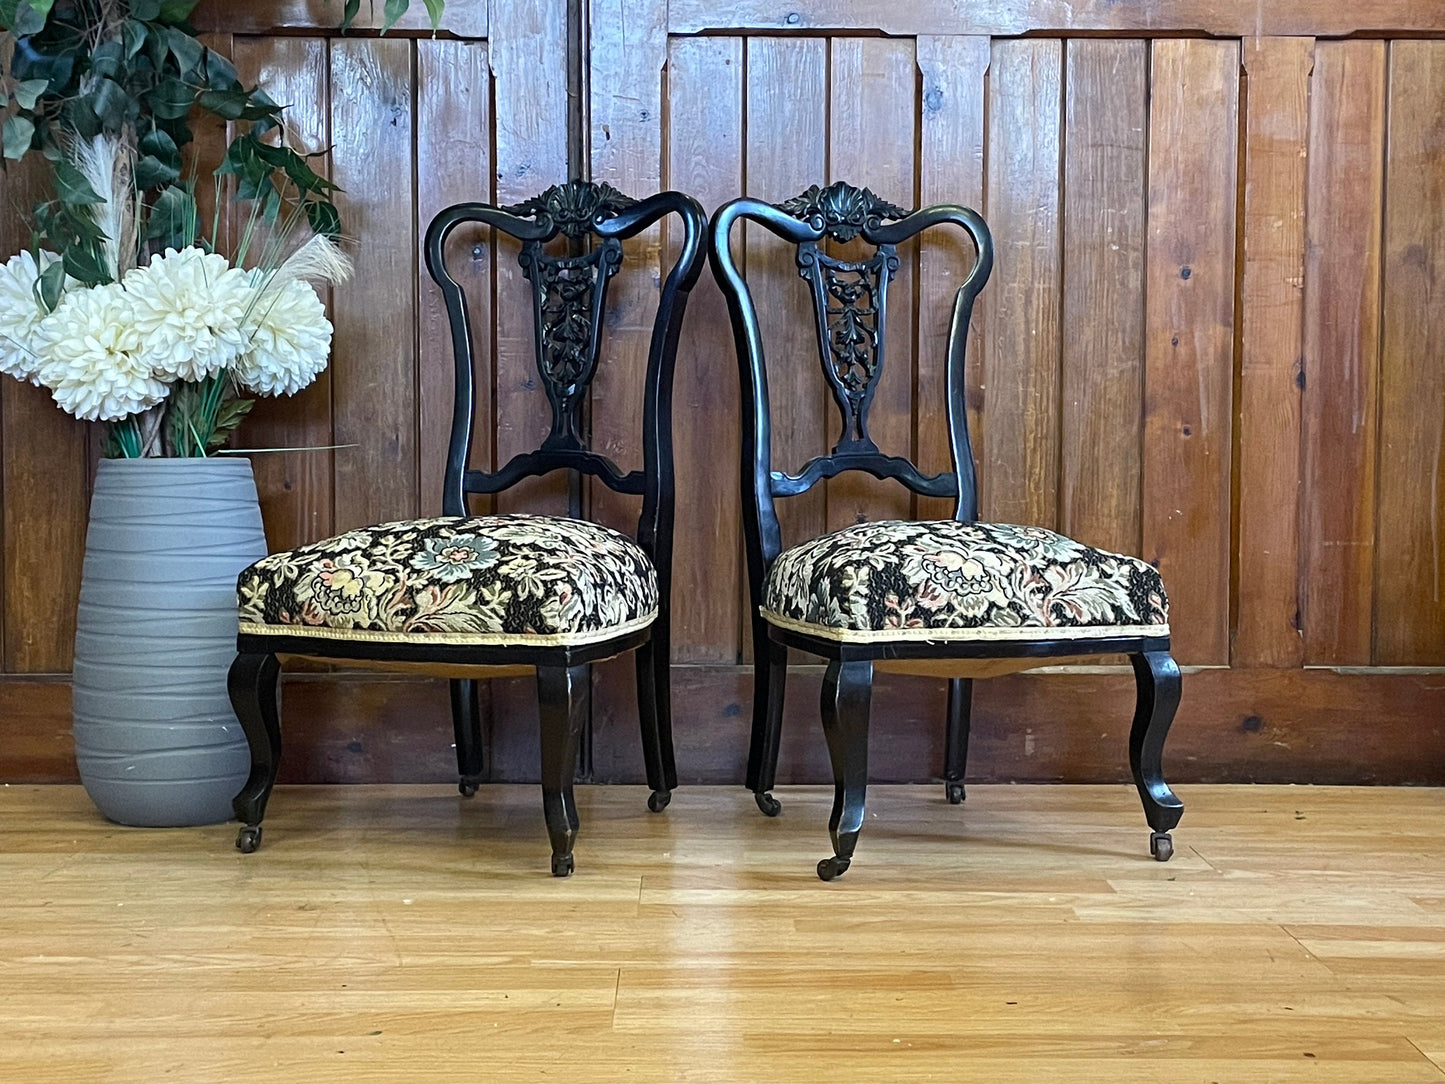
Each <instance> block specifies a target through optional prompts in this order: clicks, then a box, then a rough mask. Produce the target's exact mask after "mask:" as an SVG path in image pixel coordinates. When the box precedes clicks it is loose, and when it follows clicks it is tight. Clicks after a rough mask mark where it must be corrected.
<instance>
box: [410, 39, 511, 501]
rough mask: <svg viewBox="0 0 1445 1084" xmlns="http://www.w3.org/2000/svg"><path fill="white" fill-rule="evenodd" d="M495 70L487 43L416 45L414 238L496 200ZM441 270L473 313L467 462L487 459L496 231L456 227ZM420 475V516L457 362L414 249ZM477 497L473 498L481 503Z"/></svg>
mask: <svg viewBox="0 0 1445 1084" xmlns="http://www.w3.org/2000/svg"><path fill="white" fill-rule="evenodd" d="M491 85H492V83H491V68H490V66H489V64H488V61H487V46H486V43H485V42H451V41H421V42H418V43H417V92H416V110H417V118H416V157H417V163H418V168H417V174H416V183H417V193H416V198H417V206H416V222H417V244H418V246H420V245H421V244H422V243H423V242H424V239H425V231H426V227H427V225H428V224H429V223H430V222H431V220H432V218H433V217H434V216H435V215H436V214H437V212H439V211H441V210H442V209H443V208H446V207H449V206H451V205H452V204H454V203H466V202H473V201H481V202H486V201H488V200H490V199H491V198H492V162H491V159H492V139H491V133H492V124H491ZM446 257H447V268H448V269H449V271H450V272H451V275H452V277H453V278H455V279H456V280H457V282H458V283H460V284H461V287H462V289H463V290H465V291H466V295H467V311H468V313H469V314H470V317H471V325H472V338H473V343H472V349H473V366H472V368H473V374H474V377H475V381H474V384H473V387H474V389H475V396H476V414H475V418H476V422H475V425H474V426H473V429H472V458H471V465H472V466H473V467H477V468H480V469H483V470H486V469H490V468H491V467H492V428H493V423H492V238H491V231H490V230H484V229H481V228H479V227H475V226H459V227H457V229H456V232H454V233H453V234H452V236H451V239H450V240H449V241H448V243H447V252H446ZM417 260H418V263H417V267H418V268H419V269H422V270H419V271H418V275H419V277H418V279H417V289H418V297H417V331H418V335H419V343H418V345H419V349H418V351H417V366H418V368H417V442H418V449H419V456H420V464H419V466H420V473H419V475H418V479H417V485H418V493H419V496H420V501H421V514H422V515H424V516H439V515H441V510H442V478H443V474H444V473H445V471H446V462H447V445H448V442H449V440H450V438H451V426H452V393H453V391H454V389H455V387H456V362H455V359H454V357H453V354H452V340H451V328H450V325H449V324H448V323H447V315H446V305H445V304H444V302H443V301H442V295H441V290H440V289H439V288H438V287H437V285H436V283H435V282H433V281H432V278H431V276H430V275H429V274H427V273H426V272H425V270H424V267H425V265H424V264H423V263H422V262H421V260H422V256H421V253H420V248H418V256H417ZM482 503H483V502H481V501H478V502H477V504H478V506H479V507H480V506H481V505H482Z"/></svg>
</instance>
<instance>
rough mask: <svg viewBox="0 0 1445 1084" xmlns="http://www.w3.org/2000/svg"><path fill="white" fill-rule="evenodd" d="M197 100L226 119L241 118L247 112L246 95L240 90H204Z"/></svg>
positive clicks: (202, 105) (203, 106) (202, 106)
mask: <svg viewBox="0 0 1445 1084" xmlns="http://www.w3.org/2000/svg"><path fill="white" fill-rule="evenodd" d="M197 101H199V102H200V103H201V108H202V109H208V110H210V111H211V112H212V113H214V114H216V116H218V117H221V118H222V119H224V120H240V119H241V115H242V114H243V113H245V112H246V95H245V94H244V93H243V92H241V91H239V90H203V91H201V96H200V97H199V98H198V99H197Z"/></svg>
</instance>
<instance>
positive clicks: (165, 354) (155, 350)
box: [124, 248, 254, 381]
mask: <svg viewBox="0 0 1445 1084" xmlns="http://www.w3.org/2000/svg"><path fill="white" fill-rule="evenodd" d="M124 285H125V289H126V292H127V293H129V294H130V295H131V297H132V298H133V299H134V300H135V326H136V330H137V331H138V332H140V335H141V340H142V351H143V353H144V355H145V357H146V359H147V361H148V362H149V363H150V366H151V368H152V369H154V370H155V375H156V376H157V377H158V378H159V379H161V380H167V381H169V380H193V381H199V380H204V379H205V378H206V377H208V376H211V375H212V374H214V373H218V372H220V371H221V370H222V369H224V368H226V367H227V366H228V365H230V364H231V363H232V362H234V361H235V360H236V355H238V354H239V353H240V352H241V351H242V350H243V349H244V348H245V345H246V335H245V332H243V331H242V329H241V322H242V320H243V319H245V316H246V310H247V309H248V308H249V307H250V305H251V303H252V301H253V300H254V291H253V290H252V289H251V282H250V279H249V277H248V276H247V275H246V273H245V272H244V271H241V270H238V269H237V268H234V267H232V266H231V265H230V264H229V263H228V262H227V261H226V258H225V257H224V256H220V255H217V254H216V253H214V252H203V251H202V250H201V249H199V248H183V249H181V250H180V251H177V250H175V249H173V248H168V249H166V251H165V253H164V254H163V255H160V256H155V257H152V259H151V262H150V265H149V266H148V267H137V268H136V269H135V270H134V271H131V272H128V273H127V274H126V276H125V280H124Z"/></svg>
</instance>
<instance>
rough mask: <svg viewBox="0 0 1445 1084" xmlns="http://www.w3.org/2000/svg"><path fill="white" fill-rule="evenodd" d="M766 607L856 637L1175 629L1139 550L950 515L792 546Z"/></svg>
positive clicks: (770, 615)
mask: <svg viewBox="0 0 1445 1084" xmlns="http://www.w3.org/2000/svg"><path fill="white" fill-rule="evenodd" d="M763 616H764V617H765V618H766V619H767V620H768V621H770V622H772V623H773V624H775V625H779V626H782V627H784V628H791V629H795V630H797V631H800V632H808V633H811V634H813V635H815V636H824V637H827V638H828V639H833V640H842V641H853V642H872V641H882V640H895V639H896V640H954V641H957V640H988V639H992V640H1029V639H1085V638H1099V637H1107V636H1125V635H1128V636H1167V635H1169V601H1168V598H1167V597H1166V595H1165V593H1164V584H1163V581H1162V580H1160V578H1159V573H1158V571H1157V570H1155V569H1154V568H1153V567H1152V566H1150V565H1149V564H1147V563H1146V562H1144V561H1141V560H1139V559H1138V558H1137V557H1126V556H1124V555H1122V554H1117V553H1109V552H1107V551H1105V550H1100V549H1095V548H1093V547H1092V546H1085V545H1082V544H1081V543H1079V542H1075V541H1074V540H1073V539H1071V538H1066V537H1065V536H1063V535H1061V534H1057V533H1055V532H1054V531H1049V530H1045V529H1044V528H1042V527H1015V526H1012V525H1009V524H1003V523H955V522H953V521H951V520H944V521H935V522H897V521H889V522H882V523H860V524H857V525H855V526H852V527H845V528H844V529H843V530H841V531H836V532H834V533H833V534H828V535H823V536H822V537H820V538H815V539H812V540H811V541H808V542H805V543H803V544H802V545H799V546H795V547H794V548H792V549H790V550H786V551H784V552H783V554H782V555H781V556H779V557H778V559H777V561H775V562H774V564H773V567H772V569H771V571H770V572H769V574H768V579H767V583H766V585H765V586H764V589H763Z"/></svg>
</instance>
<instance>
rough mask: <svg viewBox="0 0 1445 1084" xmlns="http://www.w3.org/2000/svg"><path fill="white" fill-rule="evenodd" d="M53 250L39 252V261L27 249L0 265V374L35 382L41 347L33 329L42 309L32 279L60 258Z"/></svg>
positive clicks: (36, 325)
mask: <svg viewBox="0 0 1445 1084" xmlns="http://www.w3.org/2000/svg"><path fill="white" fill-rule="evenodd" d="M59 259H60V257H59V256H57V255H56V254H55V253H53V252H42V253H41V254H40V262H39V263H36V261H35V257H34V256H32V255H31V254H30V253H29V252H22V253H20V254H19V255H18V256H11V257H10V260H9V262H7V263H6V264H5V265H4V266H3V267H0V373H8V374H9V375H10V376H13V377H15V378H16V379H17V380H28V381H30V382H31V383H32V384H38V383H39V380H37V379H36V375H35V374H36V373H37V372H38V371H39V370H40V350H39V346H38V344H37V342H36V340H35V331H36V329H37V328H38V327H39V326H40V321H41V320H43V319H44V318H45V309H44V308H43V307H42V306H41V304H40V299H39V298H38V297H36V296H35V281H36V280H37V279H38V278H40V276H41V275H42V274H44V273H45V270H46V268H48V267H50V265H51V264H53V263H55V262H56V261H57V260H59Z"/></svg>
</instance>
